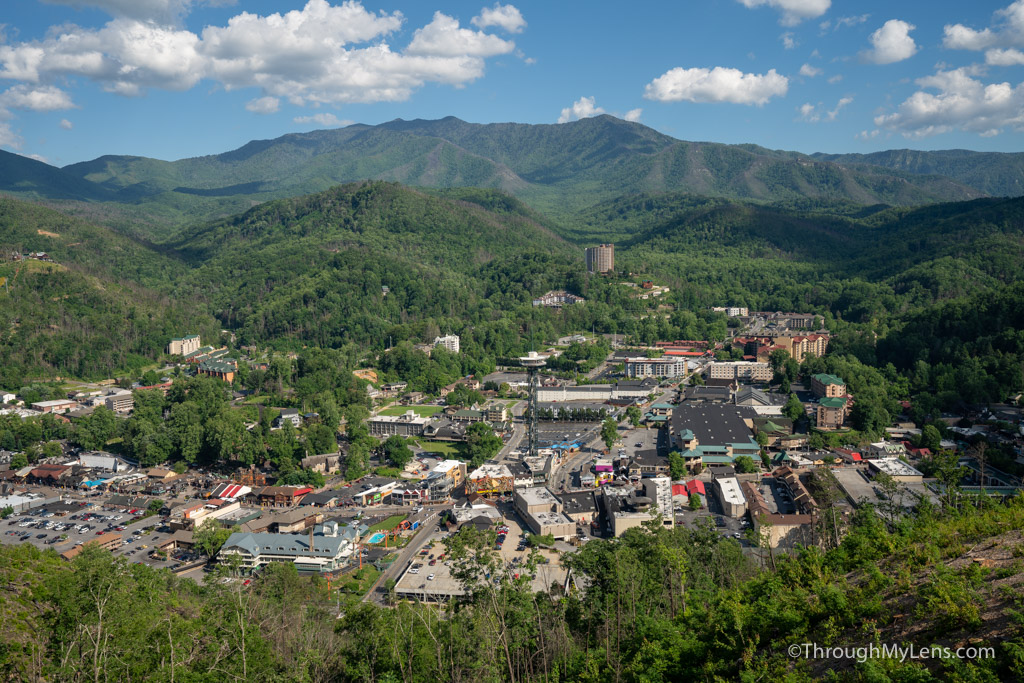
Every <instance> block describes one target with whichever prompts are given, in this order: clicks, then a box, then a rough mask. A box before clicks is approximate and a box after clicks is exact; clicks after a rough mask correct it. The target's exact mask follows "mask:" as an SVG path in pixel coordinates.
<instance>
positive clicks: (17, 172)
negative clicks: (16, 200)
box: [0, 150, 114, 201]
mask: <svg viewBox="0 0 1024 683" xmlns="http://www.w3.org/2000/svg"><path fill="white" fill-rule="evenodd" d="M0 192H8V193H11V194H14V195H18V196H20V197H24V198H26V199H74V200H80V201H110V200H112V199H114V196H113V194H112V193H111V192H109V191H107V190H106V189H104V188H103V187H100V186H99V185H97V184H96V183H93V182H90V181H88V180H84V179H83V178H81V177H79V176H78V175H77V174H75V173H69V172H67V171H64V170H62V169H59V168H56V167H54V166H50V165H49V164H45V163H43V162H42V161H36V160H35V159H30V158H28V157H23V156H21V155H20V154H12V153H11V152H5V151H3V150H0Z"/></svg>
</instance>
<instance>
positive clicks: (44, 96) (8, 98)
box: [0, 84, 75, 111]
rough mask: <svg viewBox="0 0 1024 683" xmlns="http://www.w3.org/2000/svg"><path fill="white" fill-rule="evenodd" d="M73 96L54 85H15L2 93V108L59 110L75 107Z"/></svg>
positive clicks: (0, 105)
mask: <svg viewBox="0 0 1024 683" xmlns="http://www.w3.org/2000/svg"><path fill="white" fill-rule="evenodd" d="M74 107H75V104H74V102H72V101H71V96H70V95H68V94H67V93H66V92H64V91H63V90H61V89H60V88H56V87H54V86H52V85H43V86H28V85H24V84H20V85H15V86H13V87H11V88H9V89H8V90H6V91H4V92H3V93H0V109H27V110H29V111H58V110H61V109H73V108H74Z"/></svg>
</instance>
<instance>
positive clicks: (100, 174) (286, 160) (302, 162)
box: [9, 115, 986, 235]
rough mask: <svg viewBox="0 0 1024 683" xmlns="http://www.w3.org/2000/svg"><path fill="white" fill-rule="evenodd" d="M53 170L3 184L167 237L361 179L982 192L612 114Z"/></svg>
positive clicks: (793, 194)
mask: <svg viewBox="0 0 1024 683" xmlns="http://www.w3.org/2000/svg"><path fill="white" fill-rule="evenodd" d="M48 168H49V167H48ZM51 170H52V172H53V174H54V176H55V178H54V181H53V183H54V185H53V190H52V192H50V193H47V192H46V189H45V184H44V183H41V182H40V183H37V184H36V185H34V186H32V187H30V188H27V189H25V190H21V189H19V188H20V186H19V185H18V184H17V183H12V184H11V185H12V186H11V187H10V188H9V191H11V192H29V194H28V196H31V197H33V198H38V197H44V198H64V199H67V198H74V199H81V200H89V201H107V202H109V203H112V204H113V205H126V206H131V207H134V210H136V211H138V212H140V214H141V215H145V216H149V217H150V218H151V220H156V221H163V222H164V224H165V227H164V228H161V227H160V226H159V225H155V226H149V227H150V229H152V230H155V231H157V232H159V233H160V234H163V235H166V234H167V232H168V231H169V230H168V229H167V227H166V226H170V225H173V224H181V223H182V222H188V221H193V220H202V219H209V218H214V217H221V216H226V215H230V214H233V213H237V212H240V211H243V210H245V209H248V208H250V207H252V206H253V205H254V204H256V203H259V202H263V201H267V200H269V199H275V198H282V197H291V196H297V195H302V194H308V193H311V192H319V191H322V190H325V189H327V188H329V187H331V186H332V185H335V184H338V183H343V182H351V181H358V180H366V179H381V180H391V181H396V182H401V183H403V184H406V185H414V186H420V187H429V188H451V187H463V186H473V187H484V188H492V189H498V190H502V191H504V192H507V193H510V194H512V195H515V196H517V197H519V198H520V199H522V200H524V201H526V202H528V203H529V204H530V205H531V206H533V207H534V208H537V209H540V210H542V211H544V212H545V213H548V214H549V215H551V216H552V217H556V218H559V219H563V218H566V217H567V216H568V215H569V214H570V213H571V212H573V211H576V210H580V209H584V208H587V207H589V206H591V205H593V204H595V203H597V202H599V201H607V200H610V199H613V198H615V197H618V196H621V195H628V194H634V193H662V192H687V193H690V194H700V195H706V196H714V197H725V198H733V199H750V200H756V201H763V202H776V201H798V200H804V199H810V200H813V201H818V202H829V203H832V202H836V201H847V202H853V203H857V204H866V205H870V204H878V203H884V204H890V205H903V206H908V205H919V204H925V203H931V202H936V201H949V200H963V199H971V198H975V197H980V196H983V195H984V194H986V191H985V190H983V189H979V188H978V187H975V186H972V185H971V184H969V183H967V182H960V181H955V180H951V179H950V178H947V177H944V176H942V175H938V174H934V173H932V174H920V173H915V172H909V171H906V170H893V169H886V168H882V167H879V166H870V165H867V164H863V163H862V164H859V165H857V166H856V167H855V168H854V167H847V166H844V165H840V164H834V163H831V162H828V161H823V160H818V159H815V158H813V157H810V156H807V155H803V154H799V153H795V152H782V151H773V150H768V149H764V148H762V147H758V146H756V145H724V144H718V143H709V142H685V141H681V140H676V139H675V138H672V137H669V136H667V135H663V134H661V133H659V132H657V131H655V130H653V129H651V128H647V127H646V126H643V125H641V124H639V123H632V122H628V121H622V120H620V119H616V118H614V117H611V116H607V115H603V116H598V117H594V118H588V119H583V120H580V121H575V122H572V123H566V124H558V125H532V124H516V123H501V124H473V123H467V122H465V121H460V120H459V119H456V118H454V117H448V118H444V119H440V120H436V121H424V120H415V121H402V120H396V121H392V122H389V123H384V124H380V125H377V126H368V125H362V124H357V125H352V126H348V127H346V128H340V129H334V130H319V131H312V132H309V133H296V134H290V135H285V136H282V137H280V138H277V139H274V140H257V141H252V142H250V143H248V144H246V145H244V146H242V147H240V148H239V149H236V150H234V151H231V152H226V153H223V154H217V155H212V156H204V157H196V158H191V159H182V160H180V161H173V162H169V161H161V160H157V159H149V158H144V157H134V156H104V157H100V158H98V159H95V160H93V161H88V162H82V163H78V164H72V165H70V166H67V167H65V168H64V169H51ZM65 178H72V179H74V180H75V181H76V182H77V183H79V185H80V186H81V188H86V189H88V188H93V189H92V192H91V194H90V193H89V192H86V191H85V189H80V190H79V191H78V193H77V194H75V195H72V194H70V193H69V192H68V191H67V190H66V189H65V188H64V184H66V182H65V181H64V179H65ZM58 180H59V181H60V182H58Z"/></svg>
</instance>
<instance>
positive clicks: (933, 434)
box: [921, 425, 942, 452]
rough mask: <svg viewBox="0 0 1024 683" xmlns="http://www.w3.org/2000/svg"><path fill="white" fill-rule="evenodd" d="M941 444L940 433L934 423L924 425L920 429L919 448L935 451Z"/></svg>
mask: <svg viewBox="0 0 1024 683" xmlns="http://www.w3.org/2000/svg"><path fill="white" fill-rule="evenodd" d="M941 445H942V435H941V434H940V433H939V429H938V427H936V426H935V425H925V426H924V428H923V429H922V430H921V448H927V449H928V450H930V451H933V452H934V451H937V450H939V447H940V446H941Z"/></svg>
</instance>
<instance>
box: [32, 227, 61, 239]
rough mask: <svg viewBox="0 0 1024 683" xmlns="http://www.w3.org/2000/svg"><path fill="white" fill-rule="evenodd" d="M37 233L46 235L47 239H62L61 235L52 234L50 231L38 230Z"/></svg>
mask: <svg viewBox="0 0 1024 683" xmlns="http://www.w3.org/2000/svg"><path fill="white" fill-rule="evenodd" d="M36 232H37V233H39V234H40V235H46V236H47V237H58V238H59V237H60V235H58V234H57V233H55V232H50V231H49V230H43V229H42V228H38V229H36Z"/></svg>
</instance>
